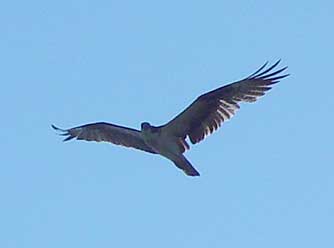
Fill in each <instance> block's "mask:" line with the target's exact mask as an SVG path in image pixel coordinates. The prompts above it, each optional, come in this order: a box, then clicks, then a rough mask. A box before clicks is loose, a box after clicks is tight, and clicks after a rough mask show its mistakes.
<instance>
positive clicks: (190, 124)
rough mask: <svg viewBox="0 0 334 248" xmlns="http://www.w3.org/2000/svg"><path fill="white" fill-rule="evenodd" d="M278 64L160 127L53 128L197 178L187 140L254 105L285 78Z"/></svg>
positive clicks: (192, 106)
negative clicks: (147, 156) (154, 157)
mask: <svg viewBox="0 0 334 248" xmlns="http://www.w3.org/2000/svg"><path fill="white" fill-rule="evenodd" d="M279 63H280V60H279V61H277V62H276V63H275V64H273V65H272V66H269V67H268V66H267V65H268V62H267V63H265V64H264V65H263V66H261V67H260V68H259V69H258V70H257V71H256V72H254V73H253V74H251V75H250V76H248V77H246V78H244V79H242V80H240V81H237V82H234V83H231V84H228V85H225V86H222V87H220V88H218V89H215V90H212V91H210V92H207V93H205V94H203V95H201V96H199V97H198V98H197V99H196V100H195V101H194V102H192V103H191V104H190V105H189V106H188V107H187V108H186V109H185V110H184V111H183V112H181V113H180V114H179V115H177V116H176V117H175V118H174V119H172V120H171V121H169V122H168V123H166V124H164V125H161V126H152V125H151V124H150V123H148V122H143V123H141V130H136V129H132V128H128V127H122V126H118V125H115V124H111V123H106V122H97V123H91V124H86V125H82V126H78V127H73V128H70V129H61V128H58V127H56V126H54V125H52V128H54V129H55V130H56V131H59V132H60V133H59V134H60V135H64V136H66V137H65V139H64V141H68V140H71V139H74V138H76V139H78V140H86V141H97V142H100V141H104V142H110V143H113V144H116V145H122V146H125V147H132V148H136V149H139V150H142V151H145V152H149V153H153V154H160V155H161V156H163V157H165V158H167V159H169V160H171V161H172V162H173V163H174V164H175V165H176V166H177V167H178V168H179V169H181V170H183V171H184V173H185V174H186V175H188V176H199V175H200V174H199V173H198V171H197V170H196V169H195V168H194V167H193V166H192V165H191V163H190V162H189V161H188V160H187V159H186V157H185V156H184V155H183V153H184V152H185V151H186V150H188V149H189V148H190V147H189V144H188V143H187V141H186V138H187V137H188V138H189V140H190V142H191V143H192V144H197V143H199V142H200V141H202V140H203V139H204V138H205V137H207V136H208V135H210V134H211V133H213V132H214V131H215V130H217V129H218V128H219V127H220V126H221V125H222V124H223V123H224V122H225V121H227V120H229V119H230V118H231V117H232V116H234V114H235V113H236V111H237V110H238V109H239V108H240V106H239V103H240V102H255V101H256V100H257V99H258V98H259V97H260V96H263V95H264V94H265V92H266V91H268V90H270V89H271V87H272V85H273V84H276V83H278V82H279V80H281V79H283V78H285V77H287V76H288V75H289V74H282V72H283V71H285V70H286V69H287V67H283V68H281V69H276V67H277V65H278V64H279Z"/></svg>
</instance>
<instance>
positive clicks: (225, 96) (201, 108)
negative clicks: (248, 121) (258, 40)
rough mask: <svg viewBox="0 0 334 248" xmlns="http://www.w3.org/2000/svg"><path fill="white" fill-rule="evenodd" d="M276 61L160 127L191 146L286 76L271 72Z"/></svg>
mask: <svg viewBox="0 0 334 248" xmlns="http://www.w3.org/2000/svg"><path fill="white" fill-rule="evenodd" d="M279 62H280V60H279V61H277V62H276V63H275V64H274V65H272V66H270V67H269V68H266V66H267V64H268V62H267V63H265V64H264V65H263V66H262V67H261V68H259V69H258V70H257V71H256V72H254V73H253V74H251V75H250V76H248V77H246V78H245V79H242V80H240V81H238V82H235V83H232V84H229V85H226V86H222V87H220V88H218V89H215V90H212V91H210V92H208V93H206V94H203V95H201V96H199V97H198V98H197V99H196V100H195V101H194V102H193V103H192V104H191V105H190V106H189V107H188V108H186V109H185V110H184V111H183V112H182V113H180V114H179V115H178V116H176V117H175V118H174V119H173V120H171V121H170V122H168V123H167V124H166V125H164V126H161V128H162V130H163V131H164V132H166V133H168V134H171V135H174V136H177V137H182V138H186V136H189V138H190V141H191V143H193V144H196V143H198V142H200V141H201V140H203V139H204V138H205V137H206V136H207V135H209V134H211V133H212V132H214V131H215V130H217V129H218V128H219V127H220V126H221V124H222V123H223V122H224V121H226V120H228V119H230V118H231V117H232V116H233V115H234V114H235V112H236V111H237V110H238V109H239V108H240V106H239V104H238V103H239V102H254V101H256V100H257V99H258V98H259V97H260V96H263V95H264V94H265V92H266V91H267V90H270V89H271V86H272V85H273V84H276V83H278V82H279V80H280V79H282V78H285V77H287V76H288V74H284V75H282V74H281V73H282V72H283V71H284V70H286V68H287V67H284V68H281V69H279V70H274V71H273V69H274V68H276V66H277V65H278V64H279Z"/></svg>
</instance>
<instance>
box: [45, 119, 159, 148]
mask: <svg viewBox="0 0 334 248" xmlns="http://www.w3.org/2000/svg"><path fill="white" fill-rule="evenodd" d="M51 126H52V128H53V129H55V130H57V131H60V132H62V133H60V135H64V136H67V137H66V138H65V139H64V141H68V140H71V139H74V138H76V139H78V140H87V141H97V142H100V141H105V142H110V143H113V144H116V145H122V146H126V147H132V148H136V149H139V150H142V151H145V152H150V153H156V152H154V151H153V150H152V149H151V148H150V147H148V146H147V145H146V144H145V142H144V140H143V138H142V136H141V133H140V131H138V130H136V129H132V128H127V127H122V126H117V125H114V124H110V123H105V122H98V123H92V124H86V125H82V126H78V127H74V128H70V129H60V128H58V127H56V126H54V125H51Z"/></svg>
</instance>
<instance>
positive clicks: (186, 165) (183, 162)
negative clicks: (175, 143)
mask: <svg viewBox="0 0 334 248" xmlns="http://www.w3.org/2000/svg"><path fill="white" fill-rule="evenodd" d="M172 161H173V162H174V164H175V165H176V166H177V167H178V168H179V169H181V170H183V171H184V173H186V174H187V175H188V176H199V173H198V171H197V170H196V169H195V168H194V167H193V166H192V165H191V163H190V162H189V161H188V160H187V159H186V157H185V156H183V155H180V156H178V157H177V158H174V159H173V160H172Z"/></svg>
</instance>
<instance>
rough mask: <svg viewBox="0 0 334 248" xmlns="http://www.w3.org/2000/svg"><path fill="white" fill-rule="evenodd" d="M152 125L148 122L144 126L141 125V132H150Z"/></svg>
mask: <svg viewBox="0 0 334 248" xmlns="http://www.w3.org/2000/svg"><path fill="white" fill-rule="evenodd" d="M151 127H152V126H151V125H150V123H148V122H143V123H142V124H141V131H142V132H143V131H148V130H151Z"/></svg>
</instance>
